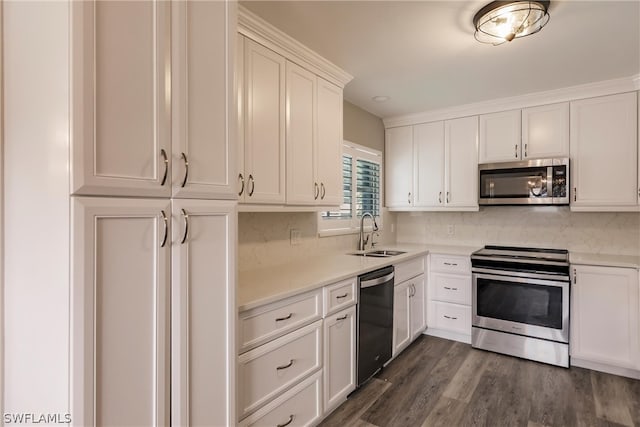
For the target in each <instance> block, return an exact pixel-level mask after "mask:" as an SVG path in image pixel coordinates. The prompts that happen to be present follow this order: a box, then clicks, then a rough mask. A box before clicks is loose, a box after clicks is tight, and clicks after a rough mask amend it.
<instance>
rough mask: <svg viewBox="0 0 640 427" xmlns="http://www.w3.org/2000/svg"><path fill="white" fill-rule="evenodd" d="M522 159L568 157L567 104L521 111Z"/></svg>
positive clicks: (542, 106)
mask: <svg viewBox="0 0 640 427" xmlns="http://www.w3.org/2000/svg"><path fill="white" fill-rule="evenodd" d="M521 151H522V159H523V160H526V159H532V158H533V159H536V158H551V157H568V156H569V103H568V102H563V103H561V104H552V105H541V106H539V107H532V108H525V109H523V110H522V150H521Z"/></svg>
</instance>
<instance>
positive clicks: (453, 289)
mask: <svg viewBox="0 0 640 427" xmlns="http://www.w3.org/2000/svg"><path fill="white" fill-rule="evenodd" d="M444 288H445V289H446V290H448V291H457V290H458V288H450V287H448V286H445V287H444Z"/></svg>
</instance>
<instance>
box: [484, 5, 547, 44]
mask: <svg viewBox="0 0 640 427" xmlns="http://www.w3.org/2000/svg"><path fill="white" fill-rule="evenodd" d="M549 3H550V2H549V1H518V0H516V1H493V2H491V3H489V4H488V5H486V6H485V7H483V8H482V9H480V10H479V11H478V13H476V15H475V16H474V17H473V25H474V26H475V27H476V32H475V34H474V36H475V38H476V40H478V41H479V42H481V43H491V44H493V45H494V46H497V45H499V44H502V43H504V42H510V41H511V40H513V39H517V38H520V37H525V36H530V35H531V34H535V33H537V32H538V31H540V30H541V29H542V27H544V26H545V25H546V24H547V22H549V12H548V10H549Z"/></svg>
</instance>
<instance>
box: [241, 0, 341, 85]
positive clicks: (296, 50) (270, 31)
mask: <svg viewBox="0 0 640 427" xmlns="http://www.w3.org/2000/svg"><path fill="white" fill-rule="evenodd" d="M238 32H239V33H240V34H242V35H243V36H246V37H248V38H250V39H251V40H253V41H255V42H257V43H260V44H261V45H263V46H265V47H267V48H269V49H271V50H273V51H274V52H276V53H278V54H280V55H282V56H284V57H285V58H287V59H288V60H289V61H291V62H294V63H296V64H297V65H299V66H301V67H303V68H306V69H307V70H309V71H311V72H313V73H315V74H316V75H318V76H320V77H322V78H324V79H326V80H329V81H330V82H331V83H333V84H335V85H338V86H340V87H341V88H344V86H345V85H346V84H347V83H349V82H350V81H351V80H353V76H352V75H351V74H349V73H347V72H346V71H345V70H343V69H342V68H340V67H338V66H337V65H335V64H334V63H332V62H331V61H329V60H327V59H326V58H324V57H322V56H320V55H318V54H317V53H316V52H314V51H312V50H311V49H309V48H308V47H306V46H305V45H303V44H302V43H300V42H299V41H297V40H295V39H294V38H293V37H291V36H289V35H287V34H285V33H283V32H282V31H280V30H279V29H277V28H276V27H274V26H273V25H271V24H270V23H268V22H267V21H265V20H264V19H262V18H260V17H259V16H258V15H256V14H254V13H252V12H250V11H249V10H248V9H247V8H245V7H244V6H238Z"/></svg>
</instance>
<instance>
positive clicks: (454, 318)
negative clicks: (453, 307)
mask: <svg viewBox="0 0 640 427" xmlns="http://www.w3.org/2000/svg"><path fill="white" fill-rule="evenodd" d="M444 317H445V319H451V320H458V318H457V317H451V316H447V315H446V314H445V315H444Z"/></svg>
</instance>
